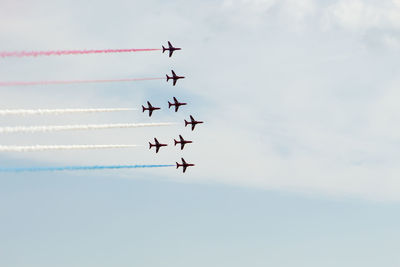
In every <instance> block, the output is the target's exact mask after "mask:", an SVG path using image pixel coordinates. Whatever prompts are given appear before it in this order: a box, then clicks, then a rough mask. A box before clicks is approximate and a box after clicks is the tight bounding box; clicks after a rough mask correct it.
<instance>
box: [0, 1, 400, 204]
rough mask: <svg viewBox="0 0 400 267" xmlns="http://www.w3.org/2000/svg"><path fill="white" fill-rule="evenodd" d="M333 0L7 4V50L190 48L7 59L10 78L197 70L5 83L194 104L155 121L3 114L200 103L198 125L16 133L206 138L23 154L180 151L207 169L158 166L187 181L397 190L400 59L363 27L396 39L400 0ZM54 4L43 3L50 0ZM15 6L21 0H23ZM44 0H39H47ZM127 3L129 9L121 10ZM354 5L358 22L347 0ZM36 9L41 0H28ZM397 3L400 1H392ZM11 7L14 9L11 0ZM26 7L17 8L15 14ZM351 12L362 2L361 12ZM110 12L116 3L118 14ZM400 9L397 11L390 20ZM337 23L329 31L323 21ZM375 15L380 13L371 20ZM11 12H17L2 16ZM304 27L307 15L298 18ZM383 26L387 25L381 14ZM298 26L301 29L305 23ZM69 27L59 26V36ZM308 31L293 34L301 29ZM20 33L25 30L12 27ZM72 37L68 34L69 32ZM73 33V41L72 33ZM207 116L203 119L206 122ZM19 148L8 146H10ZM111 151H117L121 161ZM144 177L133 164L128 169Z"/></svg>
mask: <svg viewBox="0 0 400 267" xmlns="http://www.w3.org/2000/svg"><path fill="white" fill-rule="evenodd" d="M360 2H361V1H350V2H349V4H348V5H347V6H346V3H345V2H344V1H333V2H332V1H331V2H330V3H329V4H325V5H322V4H321V3H318V2H317V1H290V0H285V1H272V0H270V1H250V0H248V1H233V0H232V1H221V2H212V3H207V2H198V1H196V2H192V1H182V2H177V3H169V4H164V3H161V2H159V1H146V3H142V4H137V3H135V4H132V3H130V2H127V1H120V2H118V3H117V4H116V3H113V4H112V5H110V4H108V2H107V3H106V2H100V3H99V6H98V7H97V10H96V12H93V7H92V6H91V5H89V4H88V5H86V4H85V3H82V7H81V8H80V9H76V8H74V7H71V6H68V4H66V3H65V9H63V11H62V12H63V14H62V15H60V16H55V17H51V18H44V19H43V18H42V19H40V16H39V15H35V12H32V13H29V14H26V16H25V17H22V18H20V17H18V16H17V15H13V14H12V12H8V13H9V14H8V16H7V18H6V19H5V18H3V17H2V18H1V19H0V20H1V23H0V25H14V24H13V22H18V23H20V25H27V24H28V23H30V27H29V29H30V30H31V31H32V32H31V33H30V34H26V35H25V31H26V28H24V27H22V28H21V27H15V28H13V27H12V26H10V27H8V28H7V29H4V27H5V26H3V27H2V28H0V40H1V42H0V45H1V46H2V50H9V49H10V47H14V46H13V44H18V45H17V46H15V47H16V48H18V49H20V48H21V49H22V48H23V49H27V48H28V49H29V48H31V45H32V44H33V47H35V48H51V49H58V48H63V49H68V48H71V49H80V48H92V47H93V48H119V47H121V48H129V47H134V48H135V47H139V48H141V47H146V46H152V47H153V46H160V45H161V43H162V42H164V43H165V42H166V40H171V41H173V43H175V44H177V45H179V46H182V47H183V48H184V50H182V51H180V52H181V53H176V56H175V55H174V57H173V58H171V59H169V58H167V57H163V56H165V55H161V54H154V55H152V54H146V55H139V54H134V55H102V56H85V57H84V56H82V57H72V56H71V57H57V58H33V59H23V60H21V59H7V60H3V61H1V62H0V77H1V79H2V80H40V79H49V80H50V79H51V80H54V79H69V78H71V79H86V78H89V79H97V78H124V77H131V76H134V77H141V76H143V77H144V75H148V74H154V73H161V74H162V75H163V74H164V73H166V72H168V71H169V70H170V68H175V69H176V71H177V72H178V73H179V74H180V73H183V74H185V75H186V76H187V77H188V78H187V79H186V80H184V81H183V82H182V83H179V84H178V86H176V87H171V86H170V85H169V84H166V83H165V82H164V81H162V82H158V81H157V82H148V83H147V82H144V83H141V84H139V83H137V84H131V85H129V84H123V85H122V84H121V85H119V84H118V85H101V86H100V85H85V86H80V85H79V86H72V85H68V86H59V87H32V88H16V89H13V90H11V89H6V88H3V89H0V103H1V105H2V107H5V108H71V107H77V108H90V107H92V108H99V107H137V106H139V105H140V104H142V103H143V102H144V101H145V100H147V99H149V100H152V101H154V102H155V104H159V105H164V106H163V107H164V108H165V106H166V105H165V104H166V100H168V99H170V98H171V97H172V96H177V97H178V99H180V100H182V101H185V102H186V101H187V102H189V103H190V105H189V106H187V107H186V108H185V109H182V112H180V113H178V114H175V113H171V112H165V113H159V115H157V116H156V117H154V118H153V120H149V119H148V118H146V117H143V116H141V114H140V113H134V114H122V115H119V114H107V115H101V116H100V115H99V116H98V115H96V116H93V115H85V116H74V115H69V116H63V117H51V116H48V117H41V118H37V117H34V118H19V117H9V118H0V119H1V121H0V122H1V125H3V126H13V125H21V124H25V125H41V124H57V123H59V121H60V120H62V121H63V123H64V122H68V123H71V124H72V123H73V124H81V123H88V122H90V123H123V122H154V119H158V120H160V121H177V122H181V123H183V118H187V117H188V116H189V115H190V114H193V115H194V117H195V118H198V119H201V120H205V122H206V123H205V124H204V125H200V126H199V127H198V129H196V131H195V132H191V131H190V130H188V129H187V128H184V127H183V124H182V125H179V126H177V127H173V128H171V129H165V130H164V129H163V130H162V131H157V132H155V131H153V130H147V129H142V130H137V131H136V130H110V131H99V132H96V133H86V132H82V133H79V134H75V133H59V134H51V135H50V134H36V135H14V136H4V137H2V144H3V145H30V144H44V145H46V144H48V145H52V144H80V143H90V144H92V143H95V144H96V143H98V144H102V143H111V142H112V143H127V144H129V143H134V144H142V143H147V141H148V140H150V139H151V138H153V137H155V136H156V137H157V138H158V139H159V140H160V141H163V142H164V141H168V140H169V141H172V138H176V137H177V136H178V134H182V135H183V136H184V137H185V138H187V139H190V140H192V139H193V141H194V144H193V145H192V146H191V147H188V150H185V151H184V152H183V153H182V152H181V151H180V150H178V149H174V148H169V149H168V150H165V152H162V153H159V155H157V156H156V157H155V155H154V154H153V153H151V152H149V151H147V150H146V151H143V153H138V152H137V150H135V151H129V150H126V151H125V150H124V151H108V152H105V153H103V152H102V153H100V152H97V153H96V152H90V151H88V152H59V153H54V152H43V153H32V154H7V156H8V155H11V156H10V157H14V158H16V159H18V158H27V159H34V160H38V161H42V162H53V163H57V164H58V165H59V164H60V163H68V164H89V165H90V164H103V163H104V164H110V163H112V164H129V163H170V162H174V161H175V160H176V159H179V158H180V157H181V156H184V157H185V158H186V159H187V160H188V161H190V162H194V163H196V165H197V166H196V168H192V169H190V170H189V171H188V174H187V175H185V176H183V175H180V174H178V173H177V172H176V171H175V170H172V169H171V170H164V171H157V170H155V171H154V172H151V173H156V174H162V176H163V177H168V178H169V179H173V180H177V181H181V182H188V181H196V182H208V183H225V184H234V185H240V186H254V187H259V188H267V189H273V190H286V191H297V192H303V193H312V194H324V195H330V196H343V195H345V196H352V197H354V196H356V197H362V198H373V199H391V200H392V199H395V200H398V195H399V191H400V188H399V187H400V183H398V182H397V179H396V176H398V174H399V173H400V170H399V168H398V164H397V163H398V158H397V156H396V151H398V149H399V148H400V147H399V145H398V144H397V143H396V141H395V140H396V137H397V133H398V132H400V131H399V130H398V129H397V126H396V125H397V121H398V120H397V117H398V116H397V114H398V113H399V111H398V110H397V107H396V105H395V104H394V103H396V99H397V94H396V89H395V88H398V86H399V85H400V82H399V81H398V78H397V77H398V74H399V73H398V71H397V68H395V67H396V65H397V62H398V61H397V60H396V58H395V57H394V56H393V53H394V52H393V51H391V50H389V51H387V50H386V49H385V48H384V47H382V46H377V47H376V49H370V48H369V47H365V46H363V43H364V42H365V40H364V39H362V38H354V36H358V34H360V35H363V34H364V32H365V31H369V30H371V28H375V30H376V31H377V32H378V33H377V34H378V35H375V34H374V35H373V36H374V37H375V36H387V38H388V39H387V41H386V42H387V43H388V44H390V45H392V46H393V47H395V46H396V45H397V41H396V40H397V39H396V38H395V39H393V36H394V35H392V34H389V32H388V31H387V30H386V29H389V28H390V29H391V30H392V31H394V32H395V27H396V25H397V24H396V23H397V22H396V19H395V15H394V13H395V12H392V11H390V12H389V14H392V13H393V15H389V18H383V15H382V14H383V13H384V12H385V11H386V10H388V7H391V6H394V5H395V4H396V6H395V7H396V8H398V6H399V5H398V2H387V1H386V2H380V3H382V4H377V3H376V4H372V2H371V3H370V2H367V1H364V2H361V4H360ZM43 4H45V2H41V5H43ZM11 5H12V4H11ZM39 6H40V5H39ZM121 7H123V8H121ZM347 7H348V8H350V10H353V11H352V12H355V13H354V14H355V17H356V18H355V21H354V20H352V19H351V18H348V16H350V15H349V14H348V11H347V9H346V8H347ZM27 10H29V8H27ZM393 10H396V9H393ZM2 12H3V13H7V10H3V11H2ZM14 13H15V12H14ZM350 13H351V12H350ZM109 14H114V15H113V16H112V17H108V16H109ZM391 17H393V18H391ZM324 18H325V19H327V21H328V22H329V27H326V28H325V30H321V23H320V22H321V21H322V20H323V19H324ZM366 20H371V21H366ZM3 22H7V23H3ZM298 25H301V27H299V26H298ZM379 25H380V26H379ZM298 27H299V28H298ZM56 29H65V31H60V32H59V33H58V35H57V36H62V38H61V39H58V38H52V36H53V34H54V32H55V31H56ZM293 30H294V31H295V33H294V31H293ZM10 32H11V33H13V34H12V35H10ZM60 40H61V41H60ZM63 40H66V42H67V43H63ZM202 126H203V127H202ZM5 156H6V155H5ZM110 161H111V162H110ZM119 174H121V176H124V175H127V176H129V177H131V176H132V173H131V172H128V173H125V172H121V173H119V172H118V173H117V174H116V175H119Z"/></svg>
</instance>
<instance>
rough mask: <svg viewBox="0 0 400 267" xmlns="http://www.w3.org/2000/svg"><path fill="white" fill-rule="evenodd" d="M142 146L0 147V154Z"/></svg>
mask: <svg viewBox="0 0 400 267" xmlns="http://www.w3.org/2000/svg"><path fill="white" fill-rule="evenodd" d="M135 147H142V145H54V146H42V145H34V146H0V152H34V151H49V150H78V149H80V150H83V149H111V148H135Z"/></svg>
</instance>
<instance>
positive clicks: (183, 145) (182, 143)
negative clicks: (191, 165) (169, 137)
mask: <svg viewBox="0 0 400 267" xmlns="http://www.w3.org/2000/svg"><path fill="white" fill-rule="evenodd" d="M179 139H180V141H176V140H175V139H174V142H175V146H176V145H177V144H181V150H183V148H184V147H185V145H186V144H190V143H193V141H188V140H185V139H183V137H182V135H179Z"/></svg>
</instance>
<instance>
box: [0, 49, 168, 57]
mask: <svg viewBox="0 0 400 267" xmlns="http://www.w3.org/2000/svg"><path fill="white" fill-rule="evenodd" d="M159 50H161V49H154V48H145V49H99V50H58V51H57V50H56V51H15V52H0V57H37V56H62V55H87V54H109V53H132V52H150V51H159Z"/></svg>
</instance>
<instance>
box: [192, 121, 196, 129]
mask: <svg viewBox="0 0 400 267" xmlns="http://www.w3.org/2000/svg"><path fill="white" fill-rule="evenodd" d="M194 127H196V124H194V123H192V131H193V130H194Z"/></svg>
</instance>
